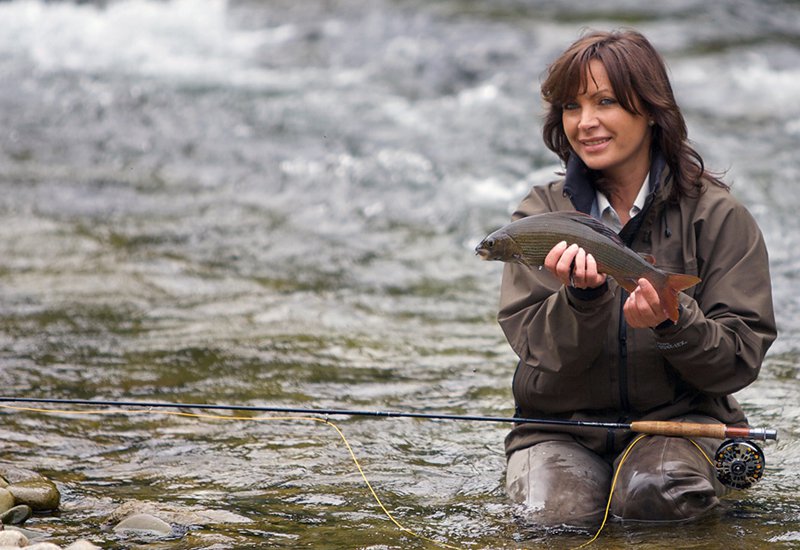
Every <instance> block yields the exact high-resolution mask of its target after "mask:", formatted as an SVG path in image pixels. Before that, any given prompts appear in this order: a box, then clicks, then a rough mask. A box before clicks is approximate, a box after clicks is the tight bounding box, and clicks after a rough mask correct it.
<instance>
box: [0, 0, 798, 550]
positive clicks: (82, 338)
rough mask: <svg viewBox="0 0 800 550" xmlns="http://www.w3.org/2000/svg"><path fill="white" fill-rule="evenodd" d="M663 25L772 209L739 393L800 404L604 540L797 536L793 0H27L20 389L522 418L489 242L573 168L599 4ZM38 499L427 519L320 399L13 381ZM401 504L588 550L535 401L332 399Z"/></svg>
mask: <svg viewBox="0 0 800 550" xmlns="http://www.w3.org/2000/svg"><path fill="white" fill-rule="evenodd" d="M620 26H633V27H635V28H637V29H638V30H640V31H642V32H644V33H645V34H646V35H647V36H648V37H649V38H650V39H651V40H652V41H653V43H654V44H655V45H656V47H657V48H659V49H660V51H661V52H662V53H663V54H664V56H665V58H666V59H667V61H668V64H669V66H670V69H671V74H672V78H673V84H674V86H675V89H676V93H677V96H678V99H679V103H680V104H681V105H682V107H683V109H684V114H685V116H686V118H687V121H688V124H689V129H690V136H691V137H692V139H693V141H694V143H695V145H696V147H697V148H698V149H699V150H700V151H701V153H702V154H703V155H704V157H705V159H706V162H707V164H708V165H709V166H710V167H712V168H714V169H718V170H725V171H727V175H726V179H727V181H728V182H730V183H732V184H733V193H734V194H735V195H736V196H737V197H739V198H740V199H741V200H742V201H743V202H744V203H745V204H746V205H747V206H748V208H749V209H750V210H751V211H752V212H753V214H754V215H755V216H756V218H757V219H758V221H759V223H760V225H761V227H762V229H763V231H764V233H765V236H766V239H767V244H768V247H769V250H770V259H771V268H772V273H773V278H774V279H773V290H774V296H775V303H776V311H777V316H778V322H779V330H780V336H779V339H778V341H777V342H776V344H775V345H774V346H773V348H772V350H771V351H770V354H769V356H768V358H767V361H766V363H765V365H764V368H763V372H762V376H761V378H760V379H759V380H758V381H757V382H756V383H755V384H753V385H752V386H751V387H749V388H747V389H746V390H744V391H742V392H741V393H740V394H739V395H738V396H737V397H738V398H739V399H740V401H742V402H743V403H744V405H745V407H746V409H747V411H748V413H749V415H750V418H751V421H752V423H754V424H756V425H762V424H763V425H768V426H770V427H774V428H777V429H778V430H779V432H780V441H778V442H777V443H770V444H768V445H766V447H765V452H766V455H767V463H768V470H767V473H766V475H765V477H764V480H763V481H762V482H761V483H760V484H759V485H758V486H756V487H755V488H754V489H751V490H750V491H748V492H746V493H740V494H738V495H736V497H735V498H734V499H731V500H730V501H729V502H726V506H725V507H724V508H723V510H722V511H721V512H720V514H718V515H717V516H715V517H714V518H710V519H709V520H707V521H704V522H701V523H699V524H691V525H688V526H682V528H681V529H674V528H670V527H665V528H658V527H632V526H625V527H623V526H618V525H617V526H615V525H612V526H609V527H608V528H607V529H606V531H605V532H604V533H603V535H601V538H600V540H599V541H598V542H596V543H594V544H593V547H596V548H617V547H619V546H622V545H625V544H636V545H638V546H640V547H643V548H659V547H664V546H673V547H692V548H721V547H731V548H743V547H748V548H767V547H769V548H775V547H777V548H781V547H784V548H790V547H796V546H797V545H800V481H799V480H798V477H797V475H796V472H797V469H798V466H800V457H799V456H798V455H799V454H800V443H798V439H797V435H798V429H797V425H798V422H800V405H798V404H799V403H800V382H798V369H799V368H800V367H799V365H800V316H798V310H800V298H799V297H798V293H797V272H798V267H799V265H798V263H799V262H798V254H797V249H798V243H800V233H799V232H798V230H799V229H800V228H799V227H798V225H800V223H798V217H797V215H796V213H797V211H798V208H800V194H798V193H797V190H796V189H795V186H796V182H797V181H798V180H799V179H800V157H798V155H797V150H798V146H800V100H798V98H800V4H798V3H797V2H795V1H792V0H768V1H761V0H731V1H726V2H707V1H705V0H671V1H665V2H658V3H655V2H653V3H649V2H648V3H642V2H638V1H633V0H611V1H608V2H596V1H588V0H587V1H583V0H580V1H574V2H559V1H555V0H550V1H547V0H499V1H497V0H493V1H491V2H489V1H478V0H437V1H433V2H431V1H424V0H366V1H365V0H303V1H302V2H297V1H295V0H229V1H227V2H225V1H223V0H165V1H156V0H125V1H114V0H108V1H96V2H68V1H61V2H59V1H51V2H46V1H44V0H11V1H4V2H0V387H2V394H4V395H12V396H26V397H54V398H109V399H113V398H136V399H150V400H174V401H182V402H195V403H197V402H215V403H227V404H240V405H278V406H280V405H285V406H308V407H337V408H364V409H375V410H406V411H417V412H443V413H451V414H464V413H466V414H485V415H500V416H508V415H510V414H511V413H512V398H511V392H510V384H511V376H512V373H513V369H514V362H515V361H514V357H513V354H512V352H511V351H510V348H509V347H508V345H507V344H506V342H505V340H504V338H503V336H502V333H501V332H500V330H499V328H498V327H497V325H496V323H495V320H494V316H495V314H496V309H497V299H498V290H499V280H500V271H501V266H500V265H499V264H489V263H481V262H479V261H478V259H477V258H476V257H475V256H474V254H473V248H474V245H475V244H476V243H477V242H478V240H479V239H480V238H482V237H483V236H484V235H485V234H487V233H488V232H489V231H491V230H493V229H495V228H496V227H498V226H499V225H501V224H503V223H505V222H506V221H507V220H508V218H509V214H510V211H511V209H512V208H513V207H514V206H515V205H516V204H517V202H518V201H519V200H520V199H521V197H522V196H523V195H524V194H525V193H526V192H527V190H528V188H529V187H530V185H532V184H533V183H537V182H538V183H542V182H545V181H548V180H549V179H551V178H552V177H553V173H554V172H555V171H556V170H557V169H558V164H557V161H556V159H555V157H554V156H553V155H552V154H551V153H549V152H548V151H547V150H546V149H545V148H544V146H543V145H542V143H541V137H540V120H541V114H542V110H541V103H540V100H539V96H538V85H539V82H540V78H541V75H542V73H543V71H544V69H545V67H546V65H547V64H548V63H549V62H550V61H552V59H553V58H554V57H555V56H556V55H557V54H558V53H559V52H560V51H561V50H563V48H564V47H566V45H568V44H569V43H570V42H572V41H573V40H574V39H575V38H576V37H577V36H579V34H580V32H581V31H582V30H583V29H585V28H600V29H609V28H617V27H620ZM0 415H1V416H2V423H0V442H2V443H0V446H1V448H2V456H0V462H2V463H6V464H7V463H13V464H17V465H20V466H23V467H26V468H29V469H35V470H37V471H39V472H41V473H43V474H45V475H47V476H48V477H50V478H51V479H53V480H54V481H55V482H56V483H57V484H58V486H59V488H60V489H61V491H62V495H63V498H62V509H61V512H60V513H58V514H55V515H53V514H45V515H41V516H37V517H34V518H33V519H32V520H30V521H29V522H28V524H27V525H28V526H29V527H31V528H35V529H40V530H43V531H47V532H50V533H52V538H51V539H50V540H52V541H54V542H56V543H67V542H69V541H71V540H74V539H76V538H78V537H87V538H90V539H92V540H95V541H96V542H98V543H100V544H102V545H103V546H104V547H105V548H132V547H136V546H135V544H136V543H135V542H132V541H130V540H128V539H124V538H122V537H120V536H118V535H115V534H114V533H111V532H109V531H108V529H107V525H106V524H105V519H106V518H107V517H108V515H109V514H110V513H111V512H112V511H113V510H114V509H115V508H116V507H117V506H119V505H120V504H122V503H125V502H128V501H131V500H133V501H138V502H143V503H154V504H155V505H158V504H165V503H181V504H185V505H187V506H194V507H199V508H202V509H223V510H227V511H230V512H233V513H235V514H238V515H241V516H244V517H246V518H248V519H249V520H250V521H249V522H248V523H244V524H231V523H226V522H220V523H219V524H212V525H205V526H203V527H195V528H193V529H191V530H189V532H187V533H185V534H183V536H182V537H181V538H179V539H176V540H168V541H150V543H149V544H148V547H150V548H160V547H164V548H371V549H372V548H374V549H384V548H430V547H433V545H432V544H431V543H430V542H426V541H424V540H422V539H418V538H415V537H413V536H411V535H409V534H408V533H407V532H403V531H401V530H400V529H398V528H397V527H396V526H395V525H394V524H392V523H391V522H390V521H389V520H388V519H387V518H386V516H385V515H384V514H383V512H382V511H381V510H380V508H379V507H378V506H377V504H376V503H375V502H374V500H373V498H372V496H371V495H370V494H369V492H368V490H367V489H366V487H365V486H364V483H363V480H362V479H361V477H360V476H359V475H358V472H357V470H356V469H355V467H354V465H353V463H352V462H351V460H350V456H349V454H348V453H347V451H346V449H345V448H344V446H343V445H342V442H341V441H340V439H339V437H338V435H337V434H336V433H335V432H334V431H333V430H332V429H331V428H330V427H329V426H325V425H322V424H319V423H315V422H313V421H289V420H287V421H277V420H275V421H259V422H247V421H214V420H202V419H196V418H183V417H175V416H166V415H143V414H133V413H131V414H119V415H113V416H101V415H88V416H86V415H83V416H74V415H67V414H57V415H53V414H39V413H33V412H20V411H13V410H9V409H4V410H3V409H0ZM332 420H334V421H335V422H337V424H338V425H339V426H340V427H341V428H342V430H343V431H344V433H345V434H346V435H347V437H348V439H349V440H350V442H351V444H352V446H353V450H354V452H355V453H356V455H357V457H358V458H359V460H360V461H361V463H362V466H363V468H364V471H365V473H366V475H367V477H368V478H369V479H370V481H371V482H372V483H373V485H374V487H375V489H376V492H377V493H378V494H379V496H380V498H381V499H382V500H383V502H384V504H385V505H386V506H387V508H388V509H389V510H390V511H391V512H392V514H393V515H394V516H395V517H396V518H397V519H398V521H400V522H401V523H402V524H403V525H405V526H406V527H408V528H409V529H412V530H414V531H416V532H418V533H420V534H421V535H423V536H426V537H432V538H435V539H436V540H439V541H442V542H445V543H448V544H451V545H455V546H458V547H464V548H564V547H569V546H575V545H578V544H580V543H582V542H584V541H586V540H588V535H587V533H559V532H552V531H551V532H541V531H536V530H534V529H532V528H531V527H530V526H526V525H525V524H524V522H523V521H521V520H520V518H519V515H518V513H517V510H515V508H514V507H513V506H511V505H510V504H509V503H508V502H507V500H506V498H505V495H504V491H503V475H504V468H505V458H504V455H503V447H502V441H503V437H504V436H505V434H506V432H507V431H508V429H509V427H508V426H504V425H485V424H480V425H479V424H473V423H454V422H431V421H419V420H408V419H405V420H375V419H363V418H342V419H332Z"/></svg>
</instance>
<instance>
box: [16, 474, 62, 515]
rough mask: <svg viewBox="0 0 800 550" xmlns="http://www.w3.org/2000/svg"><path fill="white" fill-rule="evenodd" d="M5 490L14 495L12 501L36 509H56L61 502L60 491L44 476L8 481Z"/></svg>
mask: <svg viewBox="0 0 800 550" xmlns="http://www.w3.org/2000/svg"><path fill="white" fill-rule="evenodd" d="M5 490H6V491H8V492H10V493H11V494H12V495H13V496H14V502H16V503H17V504H27V505H28V506H30V507H31V508H32V509H33V510H36V511H49V510H57V509H58V505H59V504H60V502H61V493H59V492H58V488H57V487H56V486H55V483H53V482H52V481H49V480H47V479H44V478H34V479H27V480H24V481H18V482H16V483H10V484H9V485H8V487H6V488H5Z"/></svg>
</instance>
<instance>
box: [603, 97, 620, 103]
mask: <svg viewBox="0 0 800 550" xmlns="http://www.w3.org/2000/svg"><path fill="white" fill-rule="evenodd" d="M616 104H617V100H616V99H614V98H613V97H604V98H603V99H601V100H600V105H616Z"/></svg>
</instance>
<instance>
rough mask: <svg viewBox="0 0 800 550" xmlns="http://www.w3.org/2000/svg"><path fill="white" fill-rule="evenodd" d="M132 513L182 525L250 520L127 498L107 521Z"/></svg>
mask: <svg viewBox="0 0 800 550" xmlns="http://www.w3.org/2000/svg"><path fill="white" fill-rule="evenodd" d="M134 514H150V515H153V516H156V517H158V518H160V519H162V520H164V521H166V522H169V523H171V524H172V525H180V526H184V527H189V526H196V527H207V526H209V525H214V524H221V523H222V524H224V523H250V522H251V520H250V519H249V518H246V517H244V516H241V515H239V514H235V513H233V512H229V511H227V510H213V509H206V508H197V507H189V506H181V505H177V504H166V503H164V504H161V503H159V504H155V503H151V502H142V501H138V500H129V501H127V502H125V503H123V504H121V505H120V506H119V507H118V508H117V509H116V510H114V511H113V512H112V513H111V515H110V516H109V518H108V521H109V522H112V523H113V522H119V521H121V520H123V519H124V518H126V517H128V516H132V515H134Z"/></svg>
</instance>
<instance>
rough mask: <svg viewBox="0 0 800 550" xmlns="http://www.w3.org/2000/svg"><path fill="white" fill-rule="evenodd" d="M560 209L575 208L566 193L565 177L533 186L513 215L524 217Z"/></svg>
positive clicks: (514, 217) (516, 217)
mask: <svg viewBox="0 0 800 550" xmlns="http://www.w3.org/2000/svg"><path fill="white" fill-rule="evenodd" d="M558 210H574V208H573V207H572V203H571V202H570V200H569V198H568V197H567V196H566V195H565V194H564V179H558V180H553V181H550V182H548V183H544V184H537V185H534V186H533V187H531V189H530V191H528V194H527V195H525V198H523V199H522V202H520V203H519V206H517V209H516V210H515V211H514V214H513V216H512V218H513V219H515V220H516V219H519V218H524V217H526V216H532V215H534V214H541V213H544V212H555V211H558Z"/></svg>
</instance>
